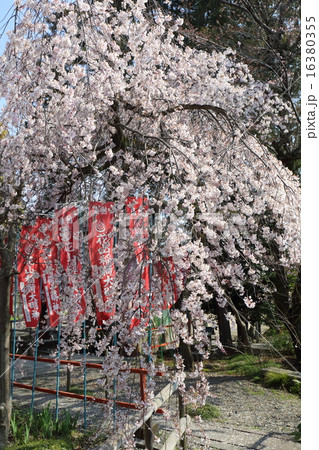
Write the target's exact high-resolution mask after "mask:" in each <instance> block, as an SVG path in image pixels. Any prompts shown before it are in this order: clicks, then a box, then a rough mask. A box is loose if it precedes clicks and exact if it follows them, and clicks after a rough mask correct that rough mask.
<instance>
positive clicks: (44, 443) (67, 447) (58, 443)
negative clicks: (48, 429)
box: [8, 438, 84, 450]
mask: <svg viewBox="0 0 319 450" xmlns="http://www.w3.org/2000/svg"><path fill="white" fill-rule="evenodd" d="M73 448H74V446H73V444H72V441H71V440H69V439H61V438H59V439H58V440H57V439H38V440H35V441H30V442H28V443H17V444H13V445H10V446H9V447H8V450H9V449H10V450H49V449H50V450H72V449H73ZM83 448H84V447H83Z"/></svg>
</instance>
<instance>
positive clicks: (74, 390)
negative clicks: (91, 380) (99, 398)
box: [68, 386, 96, 397]
mask: <svg viewBox="0 0 319 450" xmlns="http://www.w3.org/2000/svg"><path fill="white" fill-rule="evenodd" d="M68 392H71V393H72V394H79V395H84V388H83V387H77V386H71V387H70V389H69V391H68ZM86 395H87V396H89V397H96V395H95V393H94V392H93V391H89V390H87V391H86Z"/></svg>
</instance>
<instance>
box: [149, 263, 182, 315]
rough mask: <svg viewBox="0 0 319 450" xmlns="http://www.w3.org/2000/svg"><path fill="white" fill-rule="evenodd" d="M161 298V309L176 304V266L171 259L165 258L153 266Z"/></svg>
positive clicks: (177, 293) (177, 294)
mask: <svg viewBox="0 0 319 450" xmlns="http://www.w3.org/2000/svg"><path fill="white" fill-rule="evenodd" d="M155 270H156V272H157V276H158V279H159V281H160V287H161V292H162V298H163V306H162V308H163V309H169V308H171V307H172V306H173V304H174V303H176V301H177V299H178V296H179V292H178V289H177V285H176V266H175V264H174V261H173V258H172V257H169V258H165V259H164V260H163V261H157V262H156V264H155Z"/></svg>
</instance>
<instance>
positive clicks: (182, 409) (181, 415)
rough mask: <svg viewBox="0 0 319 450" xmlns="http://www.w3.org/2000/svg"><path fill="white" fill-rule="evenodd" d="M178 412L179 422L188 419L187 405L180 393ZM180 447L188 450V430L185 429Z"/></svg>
mask: <svg viewBox="0 0 319 450" xmlns="http://www.w3.org/2000/svg"><path fill="white" fill-rule="evenodd" d="M178 410H179V420H180V421H181V419H183V418H184V417H186V408H185V404H184V401H183V397H182V395H181V393H180V392H178ZM180 446H181V448H182V449H183V450H186V448H187V442H186V429H185V432H184V433H183V437H182V439H181V441H180Z"/></svg>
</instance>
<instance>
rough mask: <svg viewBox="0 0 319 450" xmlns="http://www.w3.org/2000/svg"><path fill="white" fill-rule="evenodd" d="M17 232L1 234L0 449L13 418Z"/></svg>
mask: <svg viewBox="0 0 319 450" xmlns="http://www.w3.org/2000/svg"><path fill="white" fill-rule="evenodd" d="M14 246H15V232H14V231H13V230H9V233H8V234H7V235H6V236H3V235H0V449H2V448H5V447H6V446H7V445H8V437H9V430H10V420H11V409H12V401H11V392H10V288H11V274H12V261H13V254H14Z"/></svg>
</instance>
